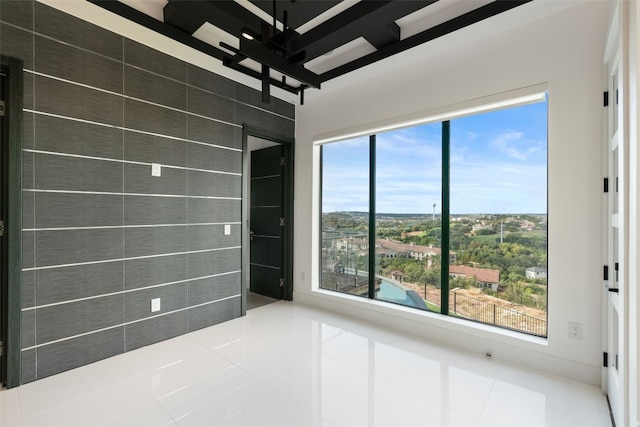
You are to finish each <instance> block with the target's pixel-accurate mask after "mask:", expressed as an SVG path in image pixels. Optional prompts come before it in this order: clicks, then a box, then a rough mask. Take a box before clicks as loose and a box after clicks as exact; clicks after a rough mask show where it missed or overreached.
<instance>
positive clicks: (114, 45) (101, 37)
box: [35, 2, 122, 61]
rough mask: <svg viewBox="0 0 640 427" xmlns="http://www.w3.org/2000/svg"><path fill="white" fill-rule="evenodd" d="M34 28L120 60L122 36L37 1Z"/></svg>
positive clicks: (58, 38) (74, 44)
mask: <svg viewBox="0 0 640 427" xmlns="http://www.w3.org/2000/svg"><path fill="white" fill-rule="evenodd" d="M35 30H36V32H38V33H41V34H44V35H47V36H49V37H52V38H54V39H56V40H60V41H62V42H65V43H69V44H70V45H72V46H77V47H81V48H83V49H87V50H89V51H91V52H95V53H98V54H100V55H104V56H108V57H109V58H113V59H117V60H119V61H121V60H122V37H120V36H118V35H117V34H114V33H112V32H111V31H107V30H105V29H103V28H100V27H97V26H95V25H93V24H90V23H88V22H86V21H83V20H81V19H79V18H75V17H73V16H71V15H68V14H66V13H64V12H61V11H59V10H56V9H54V8H51V7H48V6H46V5H43V4H41V3H38V2H36V5H35Z"/></svg>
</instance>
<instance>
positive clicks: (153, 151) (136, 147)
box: [124, 131, 187, 166]
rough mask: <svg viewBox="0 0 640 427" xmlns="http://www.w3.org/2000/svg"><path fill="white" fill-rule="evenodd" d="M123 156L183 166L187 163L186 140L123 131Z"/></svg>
mask: <svg viewBox="0 0 640 427" xmlns="http://www.w3.org/2000/svg"><path fill="white" fill-rule="evenodd" d="M124 158H125V160H131V161H136V162H145V163H160V164H163V165H172V166H185V165H186V164H187V142H185V141H180V140H176V139H170V138H162V137H159V136H155V135H148V134H144V133H138V132H131V131H125V132H124Z"/></svg>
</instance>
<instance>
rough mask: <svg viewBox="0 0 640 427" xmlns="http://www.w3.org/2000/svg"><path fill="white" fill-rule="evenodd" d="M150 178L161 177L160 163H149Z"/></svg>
mask: <svg viewBox="0 0 640 427" xmlns="http://www.w3.org/2000/svg"><path fill="white" fill-rule="evenodd" d="M151 176H162V166H161V165H160V163H151Z"/></svg>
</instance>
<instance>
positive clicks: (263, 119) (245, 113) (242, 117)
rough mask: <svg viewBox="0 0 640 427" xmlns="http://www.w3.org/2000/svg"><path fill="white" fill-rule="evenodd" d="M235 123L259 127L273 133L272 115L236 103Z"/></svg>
mask: <svg viewBox="0 0 640 427" xmlns="http://www.w3.org/2000/svg"><path fill="white" fill-rule="evenodd" d="M236 117H237V120H236V122H235V123H237V124H239V125H242V124H248V125H250V126H254V127H259V128H261V129H265V130H268V131H273V114H271V113H270V112H268V111H264V110H262V109H260V108H255V107H251V106H249V105H246V104H242V103H240V102H237V103H236Z"/></svg>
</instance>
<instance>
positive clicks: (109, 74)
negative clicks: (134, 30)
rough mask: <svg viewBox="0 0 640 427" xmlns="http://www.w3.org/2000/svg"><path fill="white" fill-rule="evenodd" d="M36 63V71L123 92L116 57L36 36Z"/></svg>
mask: <svg viewBox="0 0 640 427" xmlns="http://www.w3.org/2000/svg"><path fill="white" fill-rule="evenodd" d="M60 58H65V59H64V61H61V60H60ZM35 63H36V65H35V69H36V70H38V72H39V73H44V74H47V75H50V76H55V77H60V78H63V79H66V80H71V81H73V82H77V83H82V84H85V85H89V86H91V87H97V88H100V89H105V90H109V91H111V92H116V93H122V63H121V62H119V61H117V60H114V59H110V58H106V57H104V56H102V55H96V54H94V53H91V52H87V51H86V50H84V49H78V48H76V47H73V46H70V45H68V44H66V43H60V42H57V41H55V40H51V39H48V38H45V37H40V36H36V37H35Z"/></svg>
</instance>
